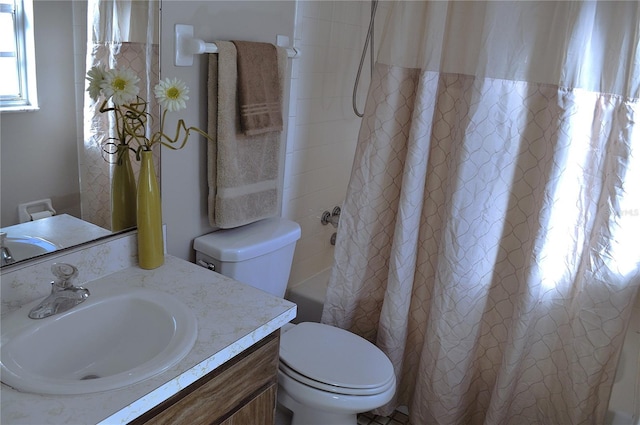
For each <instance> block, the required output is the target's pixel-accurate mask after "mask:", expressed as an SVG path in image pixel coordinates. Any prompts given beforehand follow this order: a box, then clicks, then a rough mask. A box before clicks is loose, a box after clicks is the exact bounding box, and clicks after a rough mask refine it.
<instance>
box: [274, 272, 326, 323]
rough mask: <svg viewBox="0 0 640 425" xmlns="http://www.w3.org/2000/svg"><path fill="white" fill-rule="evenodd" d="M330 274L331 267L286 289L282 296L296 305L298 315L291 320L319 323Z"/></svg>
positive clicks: (294, 321)
mask: <svg viewBox="0 0 640 425" xmlns="http://www.w3.org/2000/svg"><path fill="white" fill-rule="evenodd" d="M330 275H331V269H330V268H328V269H324V270H323V271H321V272H320V273H318V274H316V275H314V276H312V277H310V278H309V279H307V280H305V281H303V282H301V283H299V284H298V285H295V286H293V287H291V288H289V289H287V293H286V294H285V296H284V297H285V298H286V299H288V300H289V301H291V302H293V303H296V304H297V305H298V316H297V317H296V318H295V320H293V323H300V322H317V323H320V319H321V318H322V307H323V306H324V299H325V296H326V294H327V286H328V285H329V276H330Z"/></svg>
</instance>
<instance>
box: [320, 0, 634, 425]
mask: <svg viewBox="0 0 640 425" xmlns="http://www.w3.org/2000/svg"><path fill="white" fill-rule="evenodd" d="M639 44H640V4H639V3H637V2H602V3H598V2H479V1H476V2H395V3H394V6H393V8H392V9H391V11H390V15H389V17H388V21H387V24H386V29H385V34H384V35H383V40H382V45H381V48H380V51H379V53H378V59H377V63H376V67H375V72H374V75H373V77H372V83H371V85H370V88H369V94H368V99H367V103H366V107H365V116H364V118H363V121H362V126H361V129H360V134H359V140H358V146H357V150H356V155H355V161H354V167H353V171H352V175H351V180H350V183H349V187H348V193H347V198H346V201H345V203H344V206H343V209H342V214H341V219H340V226H339V230H338V239H337V243H336V252H335V265H334V268H333V270H332V275H331V279H330V283H329V289H328V293H327V299H326V302H325V309H324V313H323V322H325V323H328V324H332V325H335V326H339V327H342V328H346V329H349V330H351V331H353V332H355V333H357V334H360V335H362V336H364V337H366V338H368V339H369V340H371V341H374V342H375V343H376V344H377V345H378V346H379V347H381V349H382V350H383V351H384V352H385V353H386V354H387V355H388V356H389V358H390V359H391V361H392V363H393V364H394V367H395V371H396V376H397V379H398V383H399V387H398V391H397V393H396V396H395V398H394V400H392V402H390V403H389V404H388V405H387V406H384V407H383V408H381V409H379V413H382V414H387V413H389V412H390V410H392V409H393V408H395V407H396V406H398V405H406V406H408V407H409V411H410V417H411V423H412V424H415V425H422V424H425V425H426V424H451V425H459V424H496V425H498V424H499V425H505V424H513V425H522V424H563V425H564V424H567V425H568V424H602V423H604V416H605V412H606V410H607V405H608V400H609V395H610V391H611V387H612V384H613V379H614V374H615V370H616V366H617V359H618V356H619V353H620V349H621V346H622V343H623V339H624V335H625V332H626V329H627V327H628V324H629V319H630V314H631V310H632V305H633V302H634V300H635V298H636V295H637V292H638V287H639V286H640V248H639V246H638V241H640V213H639V212H638V211H640V129H639V127H638V124H637V123H638V122H639V121H640V105H639V97H640V47H639Z"/></svg>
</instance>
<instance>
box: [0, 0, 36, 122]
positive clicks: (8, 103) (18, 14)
mask: <svg viewBox="0 0 640 425" xmlns="http://www.w3.org/2000/svg"><path fill="white" fill-rule="evenodd" d="M14 25H15V37H16V54H17V59H18V60H17V66H18V80H19V82H18V84H19V88H18V93H19V95H18V96H12V97H8V96H5V97H2V96H0V111H2V112H6V111H32V110H37V109H38V87H37V83H36V55H35V42H34V35H33V1H32V0H14Z"/></svg>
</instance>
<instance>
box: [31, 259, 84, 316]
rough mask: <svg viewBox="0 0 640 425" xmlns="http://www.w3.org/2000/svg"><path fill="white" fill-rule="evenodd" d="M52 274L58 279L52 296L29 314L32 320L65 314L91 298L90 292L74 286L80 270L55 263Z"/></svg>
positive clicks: (52, 290) (54, 282)
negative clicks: (72, 281) (74, 280)
mask: <svg viewBox="0 0 640 425" xmlns="http://www.w3.org/2000/svg"><path fill="white" fill-rule="evenodd" d="M51 272H52V273H53V274H54V275H55V276H56V277H57V279H56V280H54V281H53V282H51V294H49V296H48V297H47V298H45V299H44V300H42V302H40V304H38V305H37V306H35V307H34V308H33V309H31V311H30V312H29V317H30V318H32V319H44V318H45V317H49V316H53V315H54V314H58V313H63V312H65V311H67V310H69V309H71V308H73V307H75V306H77V305H78V304H80V303H81V302H83V301H84V300H86V299H87V298H88V297H89V290H88V289H85V288H83V287H82V286H73V284H72V283H71V280H72V279H74V278H75V277H76V276H78V269H76V268H75V267H74V266H72V265H71V264H65V263H54V264H53V265H52V266H51Z"/></svg>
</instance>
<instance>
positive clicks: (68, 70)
mask: <svg viewBox="0 0 640 425" xmlns="http://www.w3.org/2000/svg"><path fill="white" fill-rule="evenodd" d="M34 15H35V16H34V21H35V48H36V78H37V81H38V100H39V104H40V110H39V111H31V112H8V113H2V115H1V116H0V159H1V165H0V173H1V175H0V181H1V182H2V190H1V191H0V193H1V199H0V207H1V208H2V215H1V216H0V227H5V226H10V225H13V224H17V223H18V209H17V208H18V204H19V203H23V202H29V201H34V200H38V199H42V198H52V201H53V207H54V208H55V209H56V210H57V212H58V213H65V212H66V213H70V214H73V215H76V216H78V217H79V214H80V185H79V180H78V153H77V147H76V138H77V136H76V116H75V107H76V106H75V86H74V56H73V21H72V3H71V2H70V1H44V0H36V1H34Z"/></svg>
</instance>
